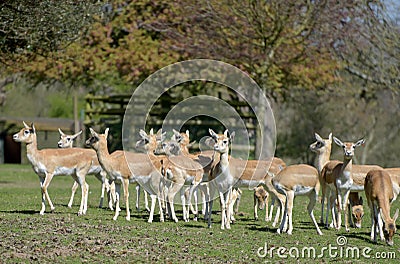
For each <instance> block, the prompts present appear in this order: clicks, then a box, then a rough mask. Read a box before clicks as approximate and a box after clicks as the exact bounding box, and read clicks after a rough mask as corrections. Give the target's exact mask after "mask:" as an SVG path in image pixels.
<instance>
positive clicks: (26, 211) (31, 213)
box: [0, 210, 50, 215]
mask: <svg viewBox="0 0 400 264" xmlns="http://www.w3.org/2000/svg"><path fill="white" fill-rule="evenodd" d="M0 212H1V213H6V214H26V215H34V214H39V211H37V210H10V211H6V210H3V211H0ZM49 213H50V212H49Z"/></svg>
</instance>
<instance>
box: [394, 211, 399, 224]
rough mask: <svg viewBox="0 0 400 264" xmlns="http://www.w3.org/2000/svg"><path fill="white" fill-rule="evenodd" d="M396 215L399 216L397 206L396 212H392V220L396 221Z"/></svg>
mask: <svg viewBox="0 0 400 264" xmlns="http://www.w3.org/2000/svg"><path fill="white" fill-rule="evenodd" d="M397 217H399V208H397V210H396V213H394V216H393V222H396V220H397Z"/></svg>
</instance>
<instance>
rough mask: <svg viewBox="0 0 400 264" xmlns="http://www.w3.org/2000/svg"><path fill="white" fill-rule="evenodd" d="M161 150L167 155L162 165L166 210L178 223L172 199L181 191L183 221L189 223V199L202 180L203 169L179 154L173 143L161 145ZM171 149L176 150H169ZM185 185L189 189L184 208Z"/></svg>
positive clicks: (198, 164)
mask: <svg viewBox="0 0 400 264" xmlns="http://www.w3.org/2000/svg"><path fill="white" fill-rule="evenodd" d="M163 148H164V151H165V153H166V154H167V158H166V159H165V161H164V164H163V175H164V178H165V182H166V185H167V195H166V196H167V197H166V199H167V206H168V208H167V209H168V212H169V215H170V216H171V217H172V219H173V220H174V221H175V222H178V218H177V217H176V214H175V209H174V198H175V195H176V194H177V193H178V192H179V191H181V201H182V208H183V219H184V221H185V222H187V221H189V209H190V205H191V197H192V196H193V193H194V191H195V190H196V188H197V187H198V185H199V184H200V183H201V181H202V179H203V175H204V169H203V166H202V165H201V164H200V163H199V162H196V161H195V160H193V159H192V158H190V157H188V156H186V155H183V154H182V153H180V149H179V146H177V145H176V144H174V143H173V142H170V143H165V144H163ZM171 148H175V149H178V150H177V151H176V150H171ZM173 153H175V154H173ZM187 184H190V187H189V195H188V198H187V201H188V202H187V208H186V197H185V189H183V186H184V185H187ZM195 220H197V211H196V212H195Z"/></svg>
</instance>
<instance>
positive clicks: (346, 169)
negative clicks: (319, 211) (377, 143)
mask: <svg viewBox="0 0 400 264" xmlns="http://www.w3.org/2000/svg"><path fill="white" fill-rule="evenodd" d="M333 140H334V141H335V143H336V144H337V145H338V146H339V147H341V148H342V149H343V154H344V155H343V162H341V163H338V164H337V165H336V166H335V167H334V168H333V171H332V176H333V178H334V185H335V190H336V200H337V203H338V219H337V223H336V224H337V226H336V228H337V229H340V226H341V223H342V220H341V219H342V211H344V219H345V228H346V231H349V230H350V229H349V219H348V214H347V206H348V202H349V194H350V191H351V187H352V185H353V156H354V151H355V149H356V147H359V146H361V145H362V144H364V143H365V139H360V140H358V141H357V142H355V143H353V142H345V143H343V142H342V141H341V140H340V139H338V138H336V137H334V138H333ZM330 206H332V204H330ZM329 210H330V211H332V208H330V209H329ZM329 210H328V211H329Z"/></svg>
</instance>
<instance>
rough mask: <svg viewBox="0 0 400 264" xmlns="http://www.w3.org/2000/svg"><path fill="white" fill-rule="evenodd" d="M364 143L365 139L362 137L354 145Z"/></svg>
mask: <svg viewBox="0 0 400 264" xmlns="http://www.w3.org/2000/svg"><path fill="white" fill-rule="evenodd" d="M364 143H365V139H364V138H363V139H360V140H359V141H357V142H356V144H355V146H356V147H359V146H361V145H363V144H364Z"/></svg>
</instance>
